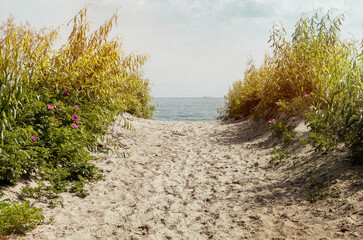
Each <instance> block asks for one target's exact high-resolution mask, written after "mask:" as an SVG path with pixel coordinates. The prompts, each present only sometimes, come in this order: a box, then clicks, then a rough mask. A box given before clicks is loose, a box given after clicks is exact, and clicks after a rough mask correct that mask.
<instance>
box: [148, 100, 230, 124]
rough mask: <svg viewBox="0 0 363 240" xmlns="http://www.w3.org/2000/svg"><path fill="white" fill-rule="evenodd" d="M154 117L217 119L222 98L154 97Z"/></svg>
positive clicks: (164, 118) (170, 119) (176, 119)
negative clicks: (155, 105) (155, 106)
mask: <svg viewBox="0 0 363 240" xmlns="http://www.w3.org/2000/svg"><path fill="white" fill-rule="evenodd" d="M151 103H152V104H159V106H158V107H157V108H156V110H155V113H154V118H153V119H156V120H161V121H217V117H218V112H217V109H220V108H222V107H223V106H224V99H223V98H154V99H153V100H152V102H151Z"/></svg>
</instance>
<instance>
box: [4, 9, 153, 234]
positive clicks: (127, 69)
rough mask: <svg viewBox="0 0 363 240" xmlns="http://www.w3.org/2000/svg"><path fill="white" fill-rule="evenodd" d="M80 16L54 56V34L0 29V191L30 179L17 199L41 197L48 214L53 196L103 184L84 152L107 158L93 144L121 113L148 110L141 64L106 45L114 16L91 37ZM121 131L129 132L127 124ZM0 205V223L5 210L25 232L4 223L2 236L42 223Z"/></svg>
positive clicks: (18, 208)
mask: <svg viewBox="0 0 363 240" xmlns="http://www.w3.org/2000/svg"><path fill="white" fill-rule="evenodd" d="M86 13H87V8H85V9H82V10H81V11H80V12H79V13H78V14H77V15H76V16H75V17H74V19H73V20H72V21H71V22H70V23H73V30H72V32H71V34H70V36H69V38H68V42H67V43H66V44H64V45H63V46H62V47H61V48H60V49H54V48H53V45H54V42H55V40H56V38H57V35H58V29H42V30H40V31H37V30H35V29H33V28H32V27H31V26H30V25H29V24H26V25H22V24H20V25H19V26H17V25H16V24H15V22H14V19H13V18H9V19H8V21H7V22H6V23H4V24H3V25H2V26H1V27H0V29H1V31H0V90H1V91H0V185H4V184H16V183H17V181H18V180H19V179H21V178H28V177H31V176H32V177H34V179H36V180H38V186H36V187H34V188H30V187H24V188H23V189H22V193H21V197H22V198H26V197H35V198H43V197H45V198H48V200H50V206H54V205H55V204H56V203H57V202H58V201H57V197H58V194H59V193H60V192H64V191H69V192H72V193H75V194H76V195H78V196H80V197H85V196H87V195H88V192H87V191H86V190H85V189H84V186H85V183H86V182H87V181H91V180H99V179H102V177H103V176H102V175H101V174H100V171H99V170H98V168H97V167H96V166H95V165H94V164H93V163H92V160H94V157H92V156H91V154H90V152H91V151H96V152H98V151H103V152H106V151H105V150H103V149H101V148H100V146H99V143H98V141H99V140H100V139H101V140H105V139H104V138H105V137H104V136H103V135H104V133H105V132H106V130H107V127H108V125H109V124H110V123H111V122H112V121H114V120H115V119H116V116H118V115H119V114H121V113H123V112H124V111H128V112H131V113H133V114H136V115H138V116H139V117H144V118H148V117H151V116H152V111H153V109H154V106H150V105H149V103H150V101H151V96H150V85H149V81H148V80H147V79H145V78H144V77H143V75H142V71H141V67H142V65H143V64H144V63H145V61H146V60H147V58H148V56H146V55H135V54H126V53H125V51H124V49H123V48H122V42H121V41H120V39H119V38H118V37H116V38H114V39H113V40H109V39H108V37H109V34H110V31H111V30H112V27H113V25H114V24H115V23H116V20H117V14H115V15H113V16H112V17H111V18H110V19H109V20H107V21H106V22H105V24H104V25H102V26H100V28H99V29H98V30H96V31H94V32H90V30H89V28H90V26H89V23H88V21H87V18H86ZM125 127H127V128H129V129H131V126H130V124H129V123H127V122H126V121H125ZM106 140H107V142H108V143H112V144H113V145H114V146H116V147H117V144H116V143H114V142H112V141H111V140H109V139H106ZM120 155H124V156H125V155H126V154H120ZM1 204H2V205H1V206H5V207H4V209H2V210H1V211H2V214H3V215H1V216H8V215H9V214H8V215H6V214H7V213H9V212H6V211H8V210H9V211H10V212H12V213H13V214H14V218H15V217H16V218H18V220H19V224H23V223H22V222H24V224H25V225H24V224H23V225H24V228H22V227H20V225H19V226H16V229H15V230H3V229H7V228H8V225H7V224H8V223H9V222H6V221H5V222H4V221H3V222H0V223H1V224H0V229H1V232H2V234H4V233H5V234H7V233H11V232H13V231H14V232H22V231H25V230H27V229H30V228H31V227H33V226H35V225H34V223H35V222H36V223H40V222H41V221H40V219H41V218H40V217H39V216H40V212H39V211H38V210H37V209H35V208H31V207H30V206H29V204H28V203H26V202H23V203H19V204H14V205H9V204H10V203H9V204H8V203H6V202H2V203H1ZM30 215H31V216H33V217H35V218H34V219H35V220H36V221H35V220H34V221H33V220H32V218H28V217H27V216H30ZM23 218H24V221H23V220H22V219H23ZM9 219H10V220H11V219H12V218H9ZM10 220H9V221H10ZM38 220H39V221H38ZM11 221H13V220H11ZM14 221H15V220H14ZM27 222H28V223H29V224H28V225H27V224H26V223H27ZM15 224H16V223H15V222H12V223H11V225H12V226H15ZM23 225H22V226H23ZM19 229H21V230H19Z"/></svg>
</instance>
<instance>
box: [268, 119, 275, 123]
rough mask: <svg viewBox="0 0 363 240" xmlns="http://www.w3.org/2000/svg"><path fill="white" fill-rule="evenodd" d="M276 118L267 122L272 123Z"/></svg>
mask: <svg viewBox="0 0 363 240" xmlns="http://www.w3.org/2000/svg"><path fill="white" fill-rule="evenodd" d="M275 121H276V120H275V119H271V120H270V121H268V122H269V123H273V122H275Z"/></svg>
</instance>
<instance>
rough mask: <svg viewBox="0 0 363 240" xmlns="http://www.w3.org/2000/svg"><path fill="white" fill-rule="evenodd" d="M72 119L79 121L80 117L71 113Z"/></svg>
mask: <svg viewBox="0 0 363 240" xmlns="http://www.w3.org/2000/svg"><path fill="white" fill-rule="evenodd" d="M72 119H73V120H74V121H76V122H78V121H80V120H81V119H79V118H78V117H77V116H76V115H74V114H73V115H72Z"/></svg>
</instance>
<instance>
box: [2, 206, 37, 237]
mask: <svg viewBox="0 0 363 240" xmlns="http://www.w3.org/2000/svg"><path fill="white" fill-rule="evenodd" d="M43 221H44V216H43V215H42V210H41V209H40V208H35V207H31V206H30V204H29V202H21V203H20V202H15V203H11V202H10V200H9V199H5V200H2V201H0V235H5V234H14V233H24V232H26V231H28V230H31V229H33V228H35V227H36V226H37V225H38V224H41V223H43Z"/></svg>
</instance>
